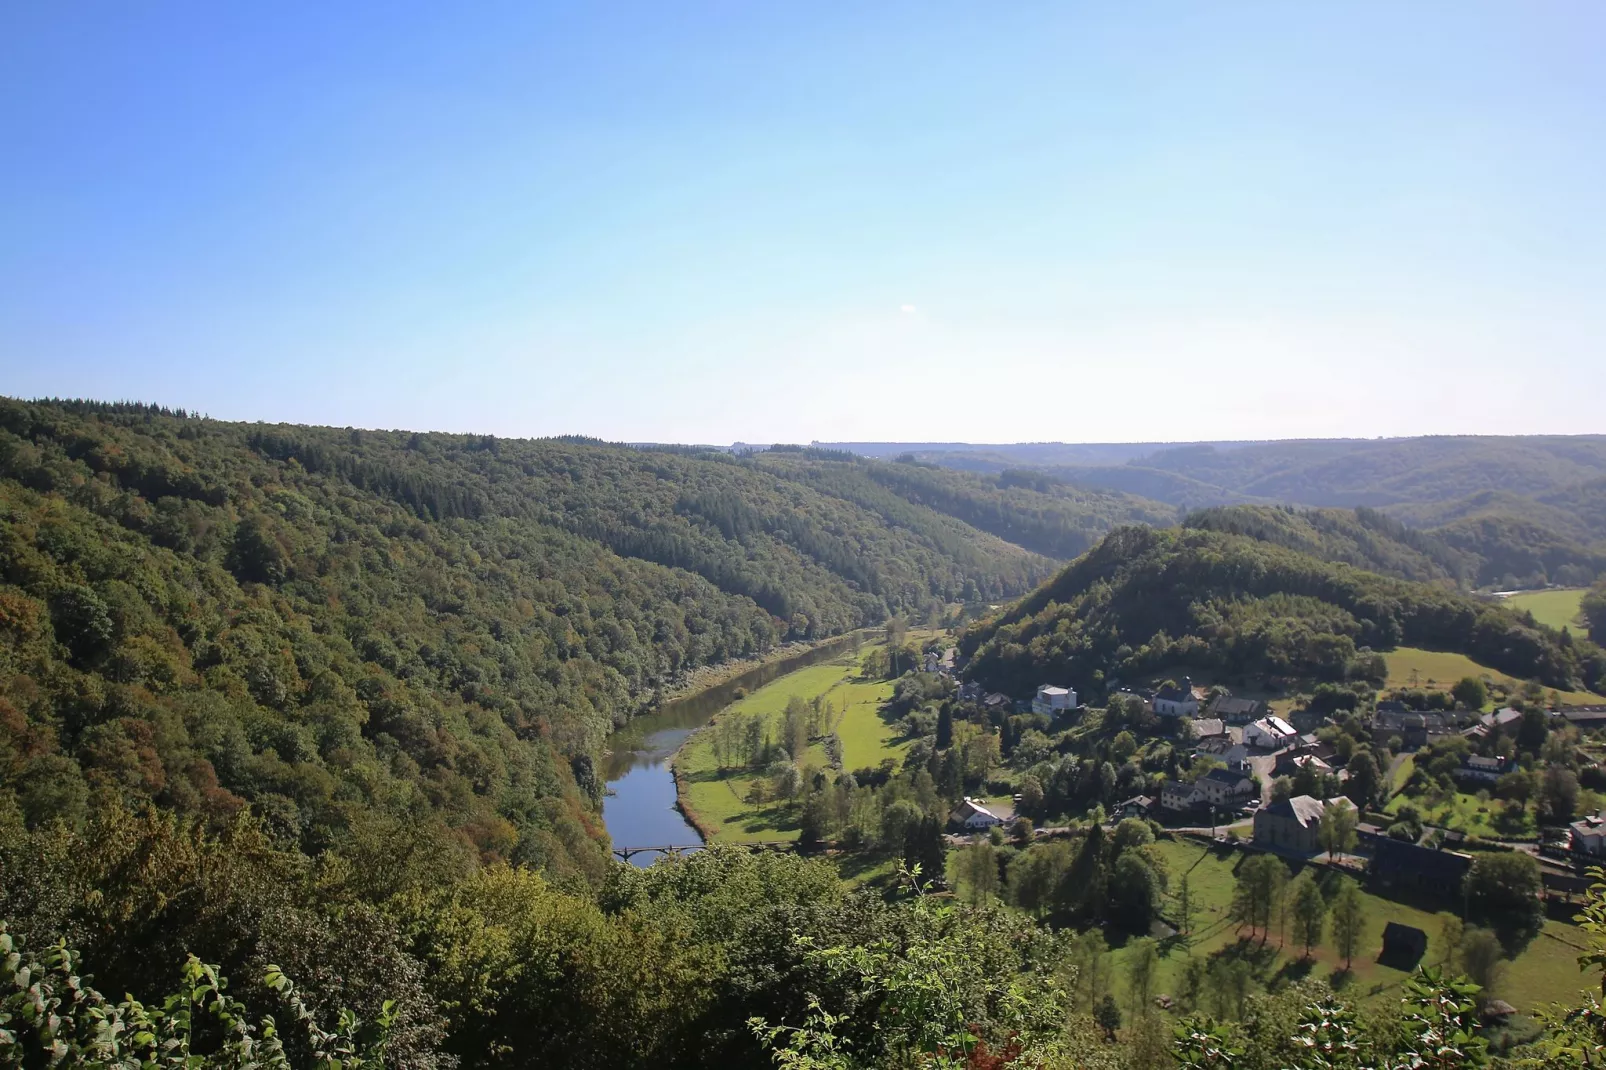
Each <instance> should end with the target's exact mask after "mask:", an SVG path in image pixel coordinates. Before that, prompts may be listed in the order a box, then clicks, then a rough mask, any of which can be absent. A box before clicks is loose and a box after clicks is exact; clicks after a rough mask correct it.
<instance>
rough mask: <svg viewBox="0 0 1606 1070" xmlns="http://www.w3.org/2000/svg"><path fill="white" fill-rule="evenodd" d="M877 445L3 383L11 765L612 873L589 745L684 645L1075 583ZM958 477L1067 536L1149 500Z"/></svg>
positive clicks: (97, 785)
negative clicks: (436, 426)
mask: <svg viewBox="0 0 1606 1070" xmlns="http://www.w3.org/2000/svg"><path fill="white" fill-rule="evenodd" d="M864 467H866V466H863V465H861V464H860V463H859V462H856V461H853V460H851V459H849V460H847V461H846V462H844V461H843V460H841V459H840V458H836V459H830V458H826V459H822V458H817V457H816V458H811V457H808V456H805V455H803V454H801V453H785V452H778V453H777V454H776V455H774V456H773V457H771V456H768V455H765V456H759V457H733V456H731V455H728V454H725V453H721V452H716V451H698V450H677V449H632V448H626V447H617V446H608V445H604V444H601V443H597V442H591V441H584V440H572V439H571V440H546V441H508V440H499V439H494V438H488V437H482V436H463V435H424V434H410V433H406V432H369V431H353V430H336V429H328V428H305V427H287V426H274V427H269V426H264V425H239V424H226V423H220V422H217V421H213V420H207V419H200V418H197V417H195V416H193V415H189V414H184V413H173V412H166V411H164V410H160V409H155V408H150V407H146V406H137V405H124V406H107V405H95V404H89V403H69V402H63V403H31V404H30V403H22V402H15V401H5V402H3V403H0V570H3V571H0V783H4V785H5V786H6V788H7V790H9V791H12V792H14V793H15V795H16V797H17V799H18V802H19V805H20V807H21V811H22V813H23V815H24V817H25V818H26V820H27V821H28V822H29V823H30V824H37V823H40V822H43V821H45V820H46V819H47V818H50V817H63V818H65V819H66V820H67V821H68V823H69V824H70V825H75V826H76V825H79V824H81V823H82V821H83V820H84V819H85V817H86V815H87V814H88V813H89V812H90V811H92V810H93V809H94V807H95V806H96V805H97V804H96V803H95V802H93V799H94V798H96V797H99V796H100V795H110V796H114V797H116V798H117V799H119V800H121V801H122V802H123V803H124V804H126V805H129V806H137V805H139V804H141V803H144V802H155V803H157V804H159V805H160V806H162V807H164V808H166V809H168V810H171V811H174V812H178V813H182V814H191V815H197V816H200V817H202V818H204V819H205V820H206V821H208V822H210V823H211V824H212V825H213V826H214V827H221V826H222V825H223V824H226V823H227V822H228V821H229V820H230V819H231V818H232V817H233V816H234V815H236V814H237V813H240V812H242V811H244V810H246V809H249V810H250V812H251V813H252V814H254V815H255V816H256V817H257V818H258V819H260V820H261V821H262V822H263V823H264V827H265V828H266V829H267V830H268V831H269V833H270V834H271V835H272V836H273V837H274V838H275V839H276V841H278V842H283V843H285V844H288V845H292V846H294V847H297V848H299V849H301V850H304V851H306V852H308V853H317V852H318V851H321V850H323V849H325V848H328V847H329V846H331V845H333V844H338V843H340V842H343V840H344V839H345V838H346V837H348V836H350V835H351V834H352V828H353V826H354V824H356V823H358V822H360V821H361V820H365V819H367V818H369V817H371V816H372V815H373V814H375V813H384V814H387V815H392V816H395V817H398V818H403V819H405V820H406V821H410V822H424V823H426V824H428V823H438V824H439V825H440V827H441V828H443V829H447V830H450V833H451V836H452V837H453V838H454V839H455V842H457V843H459V844H460V846H461V849H462V850H463V851H464V852H465V853H466V854H467V855H469V856H473V857H476V858H484V859H498V858H502V859H508V860H513V861H518V862H521V863H525V864H528V865H531V866H533V867H535V868H537V869H542V870H544V871H546V872H548V873H549V874H551V875H554V876H562V875H564V874H570V875H575V876H582V875H590V876H595V875H596V874H598V873H599V872H600V871H601V869H602V868H604V867H605V866H606V856H605V853H604V852H603V850H602V848H601V845H600V842H599V841H600V838H601V832H600V823H599V822H598V821H597V818H596V805H597V802H598V801H599V797H600V790H601V785H600V784H599V783H598V782H597V777H596V776H595V774H594V772H593V770H594V769H595V757H596V755H597V754H598V753H599V751H600V748H601V747H602V745H603V740H604V738H605V736H606V735H607V733H608V732H609V731H611V730H612V729H613V728H614V727H615V726H617V725H618V724H620V723H622V722H623V721H624V720H625V719H627V718H628V717H630V716H631V715H632V714H633V713H635V712H636V711H639V710H641V709H643V708H645V707H648V706H650V705H651V704H652V703H653V702H654V701H656V699H657V697H658V696H659V695H661V694H662V693H663V692H664V691H665V690H666V689H668V688H671V687H673V686H675V685H676V684H677V682H679V681H680V680H682V679H684V678H685V675H686V674H687V673H688V672H689V671H691V670H693V669H696V668H698V667H701V666H708V665H713V664H717V663H719V662H721V661H724V660H726V659H730V658H736V657H742V656H748V655H753V654H756V653H761V652H763V651H765V650H766V649H768V648H770V647H772V646H773V645H775V644H776V643H778V642H781V641H784V640H788V639H814V638H819V637H824V636H829V635H833V634H837V633H840V632H843V631H846V630H849V629H853V628H857V627H860V626H863V625H868V624H873V623H876V622H878V621H880V620H883V619H884V618H886V617H887V615H888V614H891V613H903V614H910V615H915V616H920V615H924V614H927V613H931V612H934V611H936V610H937V609H938V608H939V607H940V606H942V605H943V604H945V603H950V602H953V601H955V600H959V599H969V600H979V599H1002V598H1007V597H1010V596H1012V595H1017V594H1020V593H1022V592H1024V591H1026V590H1028V589H1030V587H1031V586H1032V585H1033V584H1035V583H1036V582H1038V581H1040V580H1042V579H1043V578H1045V577H1046V576H1047V575H1049V573H1050V571H1051V568H1052V563H1051V562H1050V561H1049V559H1048V558H1046V557H1043V556H1040V555H1037V554H1033V553H1031V552H1030V551H1028V550H1025V549H1022V548H1021V547H1019V546H1017V545H1015V544H1014V543H1011V542H1007V541H1005V540H1004V539H1001V538H998V537H996V536H994V535H990V534H987V533H985V532H983V531H980V530H978V529H977V528H975V527H972V526H971V525H969V524H967V523H966V522H965V521H964V520H963V519H959V518H957V517H956V516H954V515H950V513H948V512H944V511H942V510H941V509H939V508H934V507H933V506H932V505H930V504H926V503H924V502H920V501H911V500H910V499H909V498H908V497H905V496H901V495H900V494H899V493H897V492H895V491H894V490H892V489H888V488H887V487H886V486H885V485H884V484H883V483H882V482H879V481H877V479H875V478H872V477H871V476H869V475H866V474H865V472H864V471H863V470H862V469H863V468H864ZM882 467H886V466H882ZM936 484H937V485H940V486H942V487H944V488H946V490H945V495H946V496H945V497H943V503H945V504H947V505H948V506H949V507H950V508H952V509H954V510H955V511H963V512H965V513H967V514H971V515H975V516H977V517H978V518H981V517H982V515H983V514H986V515H987V516H988V517H991V518H992V520H991V522H993V523H994V526H998V527H1000V528H1006V527H1008V526H1009V525H1011V524H1013V525H1016V526H1018V527H1021V528H1023V529H1025V528H1029V527H1031V525H1032V524H1035V525H1036V527H1035V528H1032V530H1033V531H1035V532H1038V533H1039V534H1040V535H1041V538H1040V539H1039V541H1040V542H1041V543H1042V544H1044V545H1050V544H1053V545H1060V546H1063V547H1065V548H1066V549H1067V550H1068V549H1070V548H1074V546H1075V540H1076V539H1077V538H1085V537H1087V536H1085V535H1081V534H1077V533H1081V532H1087V531H1088V530H1089V525H1092V526H1095V527H1096V525H1098V524H1100V523H1104V524H1106V525H1107V524H1113V523H1114V522H1116V521H1117V520H1120V519H1125V518H1127V517H1128V516H1130V515H1132V512H1133V510H1134V508H1135V507H1134V506H1132V505H1130V504H1129V503H1126V502H1125V500H1124V499H1121V498H1119V497H1118V496H1092V497H1091V498H1088V497H1086V496H1084V497H1080V498H1078V497H1072V496H1067V495H1063V494H1044V493H1040V492H1037V491H1033V490H1031V489H1029V488H1008V489H1003V488H1000V487H998V485H997V484H996V482H988V481H984V480H975V479H971V478H970V477H964V476H960V475H959V474H957V473H939V474H938V477H937V479H936ZM1083 501H1088V502H1089V503H1090V504H1088V505H1087V506H1086V507H1085V508H1084V507H1083V506H1082V505H1081V504H1080V503H1081V502H1083ZM1138 515H1141V511H1140V510H1139V511H1138ZM1056 539H1058V540H1059V541H1058V543H1055V540H1056Z"/></svg>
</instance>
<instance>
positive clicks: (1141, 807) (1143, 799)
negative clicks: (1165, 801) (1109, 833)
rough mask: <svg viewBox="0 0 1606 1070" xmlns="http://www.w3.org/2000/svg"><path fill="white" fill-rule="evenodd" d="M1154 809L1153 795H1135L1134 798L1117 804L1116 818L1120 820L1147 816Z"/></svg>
mask: <svg viewBox="0 0 1606 1070" xmlns="http://www.w3.org/2000/svg"><path fill="white" fill-rule="evenodd" d="M1153 809H1154V799H1153V797H1151V796H1148V795H1134V796H1133V797H1132V798H1130V799H1128V800H1126V802H1123V803H1119V804H1117V805H1116V807H1115V819H1116V820H1117V821H1120V820H1124V819H1125V818H1129V817H1143V818H1146V817H1148V816H1149V813H1150V811H1152V810H1153Z"/></svg>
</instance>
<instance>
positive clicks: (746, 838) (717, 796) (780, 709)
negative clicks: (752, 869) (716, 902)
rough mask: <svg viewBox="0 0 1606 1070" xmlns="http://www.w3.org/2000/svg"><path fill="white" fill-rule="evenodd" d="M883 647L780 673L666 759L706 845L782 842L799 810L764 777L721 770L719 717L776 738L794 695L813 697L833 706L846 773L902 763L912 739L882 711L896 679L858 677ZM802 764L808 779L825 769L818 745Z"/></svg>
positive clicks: (795, 828)
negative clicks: (864, 660) (773, 792)
mask: <svg viewBox="0 0 1606 1070" xmlns="http://www.w3.org/2000/svg"><path fill="white" fill-rule="evenodd" d="M881 645H884V644H882V643H878V642H871V643H867V644H865V645H864V646H863V647H861V648H860V649H859V650H857V651H855V652H853V653H851V654H847V655H845V656H842V657H838V658H834V659H832V660H830V661H827V662H821V663H819V664H815V665H811V666H808V667H803V668H799V669H798V670H796V671H794V672H791V673H787V674H785V675H784V676H780V677H778V678H776V679H775V680H773V681H770V682H769V683H767V684H765V685H764V686H763V687H762V688H759V689H756V690H754V691H753V692H752V693H751V694H749V695H747V696H745V697H743V698H740V699H737V700H734V701H732V702H731V703H730V704H729V705H727V706H724V707H722V708H721V709H720V710H719V711H717V712H716V713H715V714H714V715H713V717H712V718H710V720H709V721H708V723H707V724H706V725H704V726H703V727H702V728H700V729H698V730H697V731H695V732H693V733H692V734H691V735H689V736H688V737H687V738H686V739H685V740H684V741H683V742H682V743H681V745H680V746H679V748H678V749H677V750H676V751H675V754H674V756H673V758H672V759H671V765H672V768H673V773H674V779H675V788H676V793H675V794H676V806H677V808H678V809H679V810H680V812H681V814H682V815H684V817H685V819H686V821H687V822H688V823H689V824H690V825H691V826H692V827H694V828H696V829H697V830H698V831H699V832H700V833H701V834H702V835H703V838H704V839H705V841H713V842H725V843H743V842H753V841H755V840H786V839H795V838H796V837H797V836H798V834H799V821H798V814H797V812H796V807H795V806H793V805H792V803H790V802H789V801H786V800H781V799H771V798H770V797H769V795H770V792H769V790H768V789H769V777H768V776H767V775H766V773H765V772H764V771H762V770H758V771H755V770H751V769H747V768H739V769H738V768H722V767H721V764H720V762H719V760H718V758H717V757H716V756H715V755H714V748H713V743H712V733H711V732H710V731H709V729H711V728H712V727H713V726H714V725H715V724H717V723H718V722H719V721H720V719H722V718H724V717H728V716H731V715H733V714H740V715H743V716H748V717H753V718H757V719H759V720H760V721H761V722H762V723H764V725H765V727H766V729H767V730H768V731H770V732H771V733H772V734H774V735H777V736H778V735H779V732H780V725H781V722H782V720H783V719H784V716H785V709H786V704H787V702H788V700H790V699H791V698H792V697H793V696H796V697H798V698H801V699H803V700H804V701H805V702H812V701H813V700H814V699H816V698H817V699H819V700H820V701H822V702H827V703H830V705H831V707H832V720H831V725H830V728H831V731H832V732H835V733H836V735H837V737H838V738H839V739H840V740H841V741H842V748H843V755H842V757H843V767H844V768H846V769H849V770H852V769H859V768H864V767H874V766H877V765H879V764H881V762H882V761H883V760H889V759H890V760H892V761H894V762H897V761H899V760H900V759H901V757H902V755H903V753H904V752H905V751H906V750H907V749H908V748H909V746H910V744H911V743H912V740H909V739H907V738H905V737H904V734H903V729H902V726H901V725H900V724H899V723H897V722H895V721H892V720H890V719H888V717H887V715H886V714H885V713H884V712H883V708H884V707H885V705H886V703H887V701H888V700H889V699H890V698H891V697H892V689H893V686H894V681H891V680H862V679H860V678H859V676H858V666H859V662H860V658H861V657H862V655H863V654H864V653H865V651H866V650H869V649H875V648H876V647H877V646H881ZM801 764H802V766H803V768H804V771H805V776H810V775H812V774H813V773H815V772H821V771H829V770H830V768H831V762H830V758H829V756H828V755H827V754H826V752H825V747H824V743H823V741H822V740H818V739H817V740H815V741H814V742H813V743H811V744H810V745H809V747H808V749H807V750H806V751H805V752H804V755H803V760H802V763H801Z"/></svg>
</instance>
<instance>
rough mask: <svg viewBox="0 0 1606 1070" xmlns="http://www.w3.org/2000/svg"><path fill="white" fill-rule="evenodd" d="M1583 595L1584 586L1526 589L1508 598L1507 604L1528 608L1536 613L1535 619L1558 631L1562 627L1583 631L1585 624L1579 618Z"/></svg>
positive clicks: (1513, 606)
mask: <svg viewBox="0 0 1606 1070" xmlns="http://www.w3.org/2000/svg"><path fill="white" fill-rule="evenodd" d="M1583 597H1584V589H1583V588H1582V587H1572V588H1568V589H1565V590H1557V591H1524V592H1523V593H1522V594H1514V595H1512V596H1511V597H1510V598H1507V599H1506V605H1508V606H1510V607H1511V608H1512V609H1526V610H1527V611H1528V612H1529V613H1532V614H1533V615H1534V620H1536V621H1538V622H1539V623H1540V624H1545V625H1549V626H1550V627H1552V628H1555V629H1557V630H1558V631H1559V630H1560V629H1562V628H1571V629H1572V630H1573V631H1574V632H1582V631H1583V630H1584V626H1583V624H1582V622H1581V621H1580V620H1579V603H1580V602H1581V601H1583Z"/></svg>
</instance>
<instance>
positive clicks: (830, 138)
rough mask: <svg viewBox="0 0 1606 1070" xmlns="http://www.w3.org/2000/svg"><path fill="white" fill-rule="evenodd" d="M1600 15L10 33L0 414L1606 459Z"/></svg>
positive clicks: (826, 8)
mask: <svg viewBox="0 0 1606 1070" xmlns="http://www.w3.org/2000/svg"><path fill="white" fill-rule="evenodd" d="M1603 36H1606V6H1603V5H1601V4H1599V3H1597V2H1594V0H1580V2H1577V3H1547V2H1542V0H1536V2H1533V3H1520V4H1518V3H1510V2H1499V3H1479V2H1472V0H1454V2H1444V3H1427V2H1421V3H1416V2H1413V3H1409V4H1398V3H1357V2H1346V3H1335V4H1330V5H1323V4H1315V3H1308V4H1307V3H1300V4H1289V3H1285V2H1277V3H1249V2H1245V3H1230V4H1209V3H1207V4H1187V3H1175V2H1172V3H1158V4H1143V3H1122V4H1072V3H1051V4H1033V3H1020V4H1011V5H1000V4H974V3H966V4H933V3H923V4H908V5H903V4H781V3H756V4H755V3H741V4H738V3H731V4H712V5H710V4H693V3H681V4H662V3H657V4H639V5H634V4H624V3H620V4H609V5H593V4H581V3H572V4H531V3H509V4H505V5H498V4H490V3H487V4H476V5H445V4H429V5H422V4H419V5H415V4H408V3H398V2H387V3H377V2H374V3H369V2H364V0H345V2H342V3H337V4H254V5H247V4H237V5H222V4H216V3H207V4H203V3H194V4H178V3H159V2H158V3H151V4H142V5H72V4H65V3H56V2H32V0H14V2H12V3H9V4H6V5H4V7H3V9H0V132H3V137H4V142H3V144H4V146H5V148H4V151H3V154H0V155H3V159H4V165H3V166H0V393H6V394H11V395H21V396H33V395H39V394H56V395H79V396H95V397H106V398H124V397H134V398H140V399H143V400H151V401H160V402H163V403H166V404H170V405H180V406H185V407H189V408H196V409H200V410H202V411H205V412H208V413H210V414H211V415H213V416H217V417H223V418H235V419H250V420H256V419H264V420H286V421H296V422H316V423H330V424H335V425H340V426H344V425H355V426H367V427H408V428H423V429H442V430H472V431H481V432H493V433H497V434H504V435H540V434H557V433H566V432H581V433H587V434H594V435H600V436H603V437H606V438H610V439H624V440H672V441H699V442H728V441H732V440H736V439H741V440H746V441H777V440H780V441H805V440H809V439H824V440H839V439H858V440H866V439H869V440H943V441H952V440H968V441H1016V440H1066V441H1121V440H1156V439H1166V440H1190V439H1201V438H1246V437H1304V436H1327V435H1355V436H1373V435H1396V434H1421V433H1451V432H1483V433H1497V432H1606V405H1603V404H1602V401H1603V399H1606V353H1603V344H1602V343H1603V340H1606V297H1603V295H1606V65H1603V64H1602V63H1600V59H1599V57H1600V54H1601V45H1602V40H1603Z"/></svg>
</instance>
